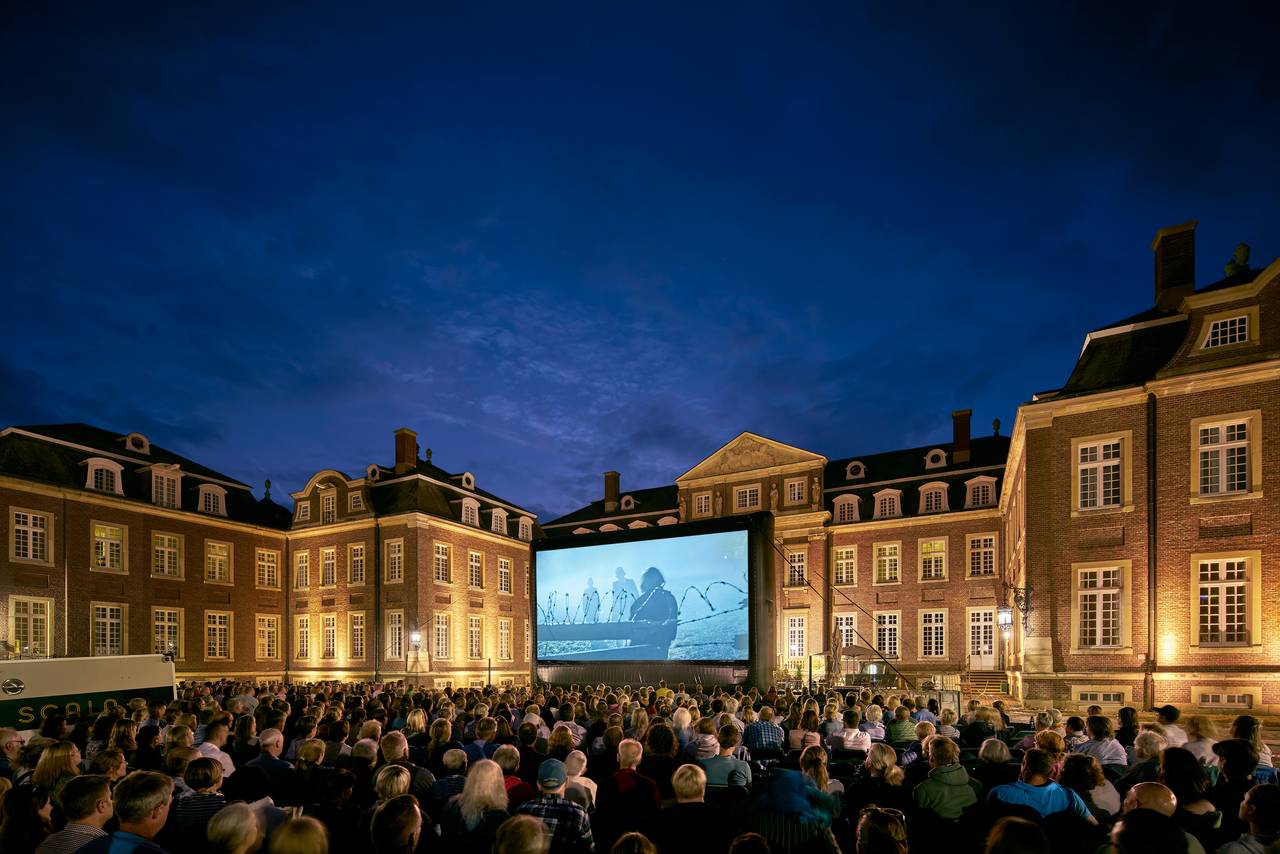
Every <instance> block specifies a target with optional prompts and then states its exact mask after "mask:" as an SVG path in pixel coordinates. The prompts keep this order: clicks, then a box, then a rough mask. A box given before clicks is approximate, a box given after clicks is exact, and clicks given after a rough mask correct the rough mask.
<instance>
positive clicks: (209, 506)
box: [196, 483, 227, 516]
mask: <svg viewBox="0 0 1280 854" xmlns="http://www.w3.org/2000/svg"><path fill="white" fill-rule="evenodd" d="M196 506H197V507H198V508H199V509H200V512H201V513H208V514H209V515H210V516H226V515H227V491H226V490H225V489H223V488H222V487H221V486H215V485H214V484H212V483H202V484H200V497H199V500H198V503H197V504H196Z"/></svg>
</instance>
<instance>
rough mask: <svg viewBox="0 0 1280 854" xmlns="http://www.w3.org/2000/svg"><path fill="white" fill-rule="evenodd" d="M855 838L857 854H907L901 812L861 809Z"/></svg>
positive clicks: (883, 809) (871, 807) (905, 834)
mask: <svg viewBox="0 0 1280 854" xmlns="http://www.w3.org/2000/svg"><path fill="white" fill-rule="evenodd" d="M855 836H856V839H857V849H856V850H857V854H907V823H906V816H905V815H904V814H903V812H902V810H898V809H892V808H888V807H881V806H868V807H863V809H862V811H861V812H860V813H859V815H858V826H857V829H856V831H855Z"/></svg>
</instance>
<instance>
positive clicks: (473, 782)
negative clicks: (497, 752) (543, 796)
mask: <svg viewBox="0 0 1280 854" xmlns="http://www.w3.org/2000/svg"><path fill="white" fill-rule="evenodd" d="M566 770H567V766H566ZM508 803H509V800H508V798H507V789H506V786H505V785H504V783H503V775H502V768H500V767H499V766H498V763H496V762H494V761H493V760H492V759H481V760H479V761H477V762H476V763H475V764H474V765H472V766H471V768H470V769H469V770H468V771H467V777H466V785H465V786H464V787H463V789H462V792H461V793H460V794H458V795H455V796H454V797H453V798H451V799H450V800H449V802H448V803H447V804H445V806H444V809H443V810H442V811H441V814H440V836H441V838H442V839H444V840H448V841H451V842H453V843H454V844H457V845H462V844H464V843H465V844H466V845H468V846H471V845H475V846H477V847H478V850H481V851H487V850H488V849H489V848H491V847H492V846H493V840H494V837H495V836H497V833H498V828H499V827H501V826H502V823H503V822H505V821H506V820H507V819H508V818H510V817H511V814H510V813H509V812H508V811H507V806H508Z"/></svg>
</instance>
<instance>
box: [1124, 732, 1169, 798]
mask: <svg viewBox="0 0 1280 854" xmlns="http://www.w3.org/2000/svg"><path fill="white" fill-rule="evenodd" d="M1164 748H1165V740H1164V736H1163V735H1158V734H1157V733H1154V732H1151V731H1149V730H1144V731H1142V732H1140V733H1138V737H1137V738H1135V739H1134V740H1133V764H1131V765H1130V766H1129V770H1128V771H1127V772H1125V774H1124V776H1123V777H1121V778H1120V779H1119V780H1116V791H1117V792H1119V793H1120V794H1121V795H1123V794H1124V793H1125V792H1127V791H1129V789H1130V788H1131V787H1133V786H1134V785H1136V784H1137V783H1150V782H1153V781H1155V780H1158V779H1159V778H1160V753H1161V752H1162V751H1163V750H1164Z"/></svg>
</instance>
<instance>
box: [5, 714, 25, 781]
mask: <svg viewBox="0 0 1280 854" xmlns="http://www.w3.org/2000/svg"><path fill="white" fill-rule="evenodd" d="M25 744H26V742H25V741H23V739H22V736H21V735H19V734H18V731H17V730H16V729H12V728H10V727H0V777H3V778H5V779H6V780H12V779H13V766H14V763H15V762H17V761H18V754H19V752H21V750H22V748H23V746H24V745H25Z"/></svg>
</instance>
